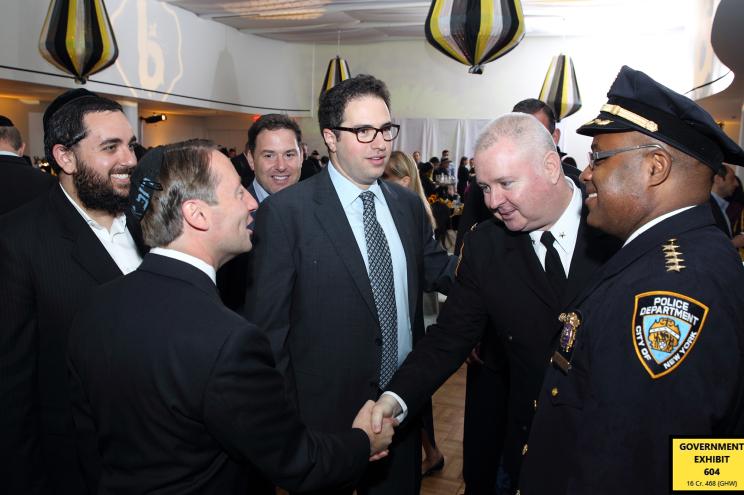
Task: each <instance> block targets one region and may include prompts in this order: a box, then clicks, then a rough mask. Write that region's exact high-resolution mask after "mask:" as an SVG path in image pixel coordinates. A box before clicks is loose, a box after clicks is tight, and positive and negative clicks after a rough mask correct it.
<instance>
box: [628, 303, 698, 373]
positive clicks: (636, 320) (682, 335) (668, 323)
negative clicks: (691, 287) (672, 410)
mask: <svg viewBox="0 0 744 495" xmlns="http://www.w3.org/2000/svg"><path fill="white" fill-rule="evenodd" d="M707 316H708V306H706V305H705V304H703V303H701V302H700V301H696V300H695V299H693V298H691V297H688V296H685V295H683V294H678V293H676V292H668V291H652V292H644V293H642V294H638V295H636V296H635V309H634V310H633V344H634V346H635V350H636V354H637V355H638V359H640V360H641V364H643V367H644V368H645V369H646V371H647V372H648V374H649V375H651V378H653V379H657V378H661V377H662V376H664V375H667V374H669V373H671V372H672V371H674V370H675V369H676V368H677V366H679V365H680V364H681V363H682V361H684V360H685V358H686V357H687V355H688V354H689V353H690V352H691V351H692V348H693V346H694V345H695V343H696V342H697V340H698V338H699V336H700V332H701V331H702V330H703V325H705V318H706V317H707Z"/></svg>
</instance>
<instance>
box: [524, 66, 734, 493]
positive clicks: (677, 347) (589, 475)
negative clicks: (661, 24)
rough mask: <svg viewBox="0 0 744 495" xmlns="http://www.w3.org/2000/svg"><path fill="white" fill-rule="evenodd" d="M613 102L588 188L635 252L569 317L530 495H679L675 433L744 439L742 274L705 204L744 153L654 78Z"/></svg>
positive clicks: (599, 215) (546, 388)
mask: <svg viewBox="0 0 744 495" xmlns="http://www.w3.org/2000/svg"><path fill="white" fill-rule="evenodd" d="M608 97H609V101H608V102H607V104H605V105H603V106H602V108H601V111H600V113H599V115H598V116H597V118H595V119H593V120H592V121H590V122H588V123H586V124H585V125H583V126H582V127H581V128H579V129H578V131H577V132H579V133H580V134H584V135H587V136H592V137H593V138H594V139H593V141H592V152H591V156H590V162H589V166H588V167H587V168H586V169H585V170H584V172H583V173H582V180H584V182H585V183H586V186H587V192H588V193H589V197H588V198H587V200H586V204H587V207H588V208H589V217H588V222H589V224H590V225H593V226H595V227H598V228H600V229H602V230H604V231H606V232H608V233H610V234H612V235H614V236H617V237H619V238H620V239H621V240H623V241H624V242H625V244H624V245H623V247H622V249H621V250H620V251H618V253H617V254H615V255H614V256H613V257H612V258H610V260H609V261H608V262H607V263H606V264H605V265H604V266H603V267H602V268H601V269H600V270H599V271H598V273H597V274H596V276H595V278H594V280H593V281H592V282H591V283H590V284H589V285H588V286H587V287H586V289H585V291H584V292H583V294H582V295H580V296H579V297H578V298H577V299H576V300H574V302H573V303H572V305H571V308H572V309H571V310H570V311H567V312H566V313H563V314H562V315H561V321H562V322H563V330H562V334H561V339H560V343H559V345H558V349H556V351H555V353H554V354H553V357H552V360H551V362H552V365H551V366H549V368H548V371H547V373H546V377H545V380H544V382H543V388H542V391H541V393H540V397H539V399H538V401H537V402H536V404H535V407H536V415H535V419H534V421H533V424H532V430H531V433H530V437H529V442H528V444H526V445H525V446H524V448H523V451H522V452H523V455H524V463H523V469H522V475H521V477H520V493H521V494H522V495H531V494H544V493H553V494H564V493H570V494H572V495H573V494H575V495H580V494H596V493H602V494H615V493H618V494H621V493H622V494H628V493H651V494H657V493H668V492H669V491H670V490H671V486H670V464H671V461H670V439H669V438H670V436H678V435H697V436H716V435H720V436H741V435H742V434H744V415H743V414H742V413H743V405H744V401H743V400H742V397H743V396H744V293H743V292H744V291H742V290H741V288H742V287H744V268H742V264H741V261H740V259H739V257H738V256H737V254H736V252H735V250H734V248H733V247H732V246H731V242H730V241H729V240H728V239H727V238H726V236H725V235H724V234H723V233H722V232H721V231H720V230H719V229H718V228H716V226H715V224H714V220H713V216H712V213H711V211H710V207H709V205H708V202H707V201H708V195H709V193H710V188H711V183H712V176H713V173H714V172H715V171H716V170H718V169H719V168H720V167H721V166H722V162H726V163H731V164H736V165H744V151H742V149H741V148H740V147H739V146H737V145H736V144H735V143H734V142H733V141H732V140H731V139H729V138H728V137H727V136H726V135H725V134H724V133H723V132H722V131H721V129H720V128H719V127H718V125H716V123H715V122H714V121H713V119H712V118H711V117H710V115H708V114H707V113H706V112H705V111H704V110H703V109H702V108H700V107H699V106H698V105H697V104H695V103H694V102H692V101H691V100H689V99H688V98H686V97H684V96H681V95H679V94H677V93H675V92H673V91H671V90H670V89H668V88H666V87H664V86H662V85H660V84H659V83H657V82H656V81H654V80H653V79H651V78H650V77H648V76H647V75H646V74H644V73H642V72H638V71H635V70H633V69H630V68H628V67H623V68H622V69H621V71H620V74H619V75H618V77H617V79H616V80H615V82H614V83H613V85H612V87H611V88H610V91H609V93H608ZM701 469H702V467H701Z"/></svg>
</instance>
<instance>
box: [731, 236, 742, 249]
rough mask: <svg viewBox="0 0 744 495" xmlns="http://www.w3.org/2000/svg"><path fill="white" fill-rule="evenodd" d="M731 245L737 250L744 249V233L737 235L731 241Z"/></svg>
mask: <svg viewBox="0 0 744 495" xmlns="http://www.w3.org/2000/svg"><path fill="white" fill-rule="evenodd" d="M731 243H732V244H733V245H734V247H735V248H737V249H738V248H742V247H744V232H739V233H738V234H736V235H735V236H734V238H733V239H731Z"/></svg>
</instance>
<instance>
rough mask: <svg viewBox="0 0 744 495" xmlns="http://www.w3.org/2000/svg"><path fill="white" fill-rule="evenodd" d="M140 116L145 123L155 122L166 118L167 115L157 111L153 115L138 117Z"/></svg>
mask: <svg viewBox="0 0 744 495" xmlns="http://www.w3.org/2000/svg"><path fill="white" fill-rule="evenodd" d="M140 118H141V119H142V120H144V121H145V123H146V124H157V123H158V122H162V121H164V120H168V116H167V115H165V114H164V113H157V114H155V115H150V116H149V117H140Z"/></svg>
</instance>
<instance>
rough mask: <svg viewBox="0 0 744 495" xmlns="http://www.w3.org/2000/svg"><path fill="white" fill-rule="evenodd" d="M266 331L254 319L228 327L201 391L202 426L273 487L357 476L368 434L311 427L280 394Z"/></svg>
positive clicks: (335, 482)
mask: <svg viewBox="0 0 744 495" xmlns="http://www.w3.org/2000/svg"><path fill="white" fill-rule="evenodd" d="M283 387H284V383H283V379H282V377H281V375H280V374H279V373H278V372H277V371H276V369H275V368H274V362H273V359H272V358H271V353H270V350H269V345H268V342H267V341H266V337H265V336H264V335H263V333H262V332H261V331H259V330H258V329H257V328H256V327H255V326H253V325H250V324H246V325H245V327H243V328H240V329H238V330H236V331H234V332H232V333H231V334H230V335H229V336H228V338H227V340H226V341H225V343H224V344H223V346H222V349H221V351H220V354H219V356H218V358H217V361H216V363H215V366H214V369H213V371H212V373H211V376H210V379H209V382H208V384H207V387H206V391H205V396H204V401H203V404H204V408H205V410H204V418H205V423H206V424H207V427H208V428H209V430H210V431H211V432H212V434H213V435H214V436H215V438H217V440H218V441H219V442H220V444H221V445H222V446H223V448H224V449H225V450H226V451H227V452H228V453H230V455H231V456H233V457H234V458H237V459H242V460H244V461H250V462H251V463H253V464H254V465H256V466H257V467H258V468H259V469H260V470H261V471H262V472H263V473H264V474H266V475H267V476H268V477H269V478H271V479H272V480H273V481H274V482H275V483H277V484H278V485H279V486H281V487H283V488H285V489H288V490H291V491H306V490H316V489H320V488H324V487H330V486H341V485H348V484H351V483H353V482H355V481H357V480H358V479H359V478H360V477H361V475H362V474H363V472H364V470H365V468H366V466H367V458H368V456H369V448H370V446H369V440H368V439H367V436H366V434H365V433H364V432H363V431H361V430H358V429H351V428H350V427H351V425H348V426H349V429H348V430H346V431H342V432H339V433H322V434H321V433H316V432H311V431H309V430H308V429H306V428H305V426H304V425H303V424H302V423H300V420H299V417H298V416H297V414H296V413H295V411H294V409H293V408H292V407H291V406H290V405H289V403H288V402H287V401H286V398H285V393H284V388H283Z"/></svg>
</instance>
